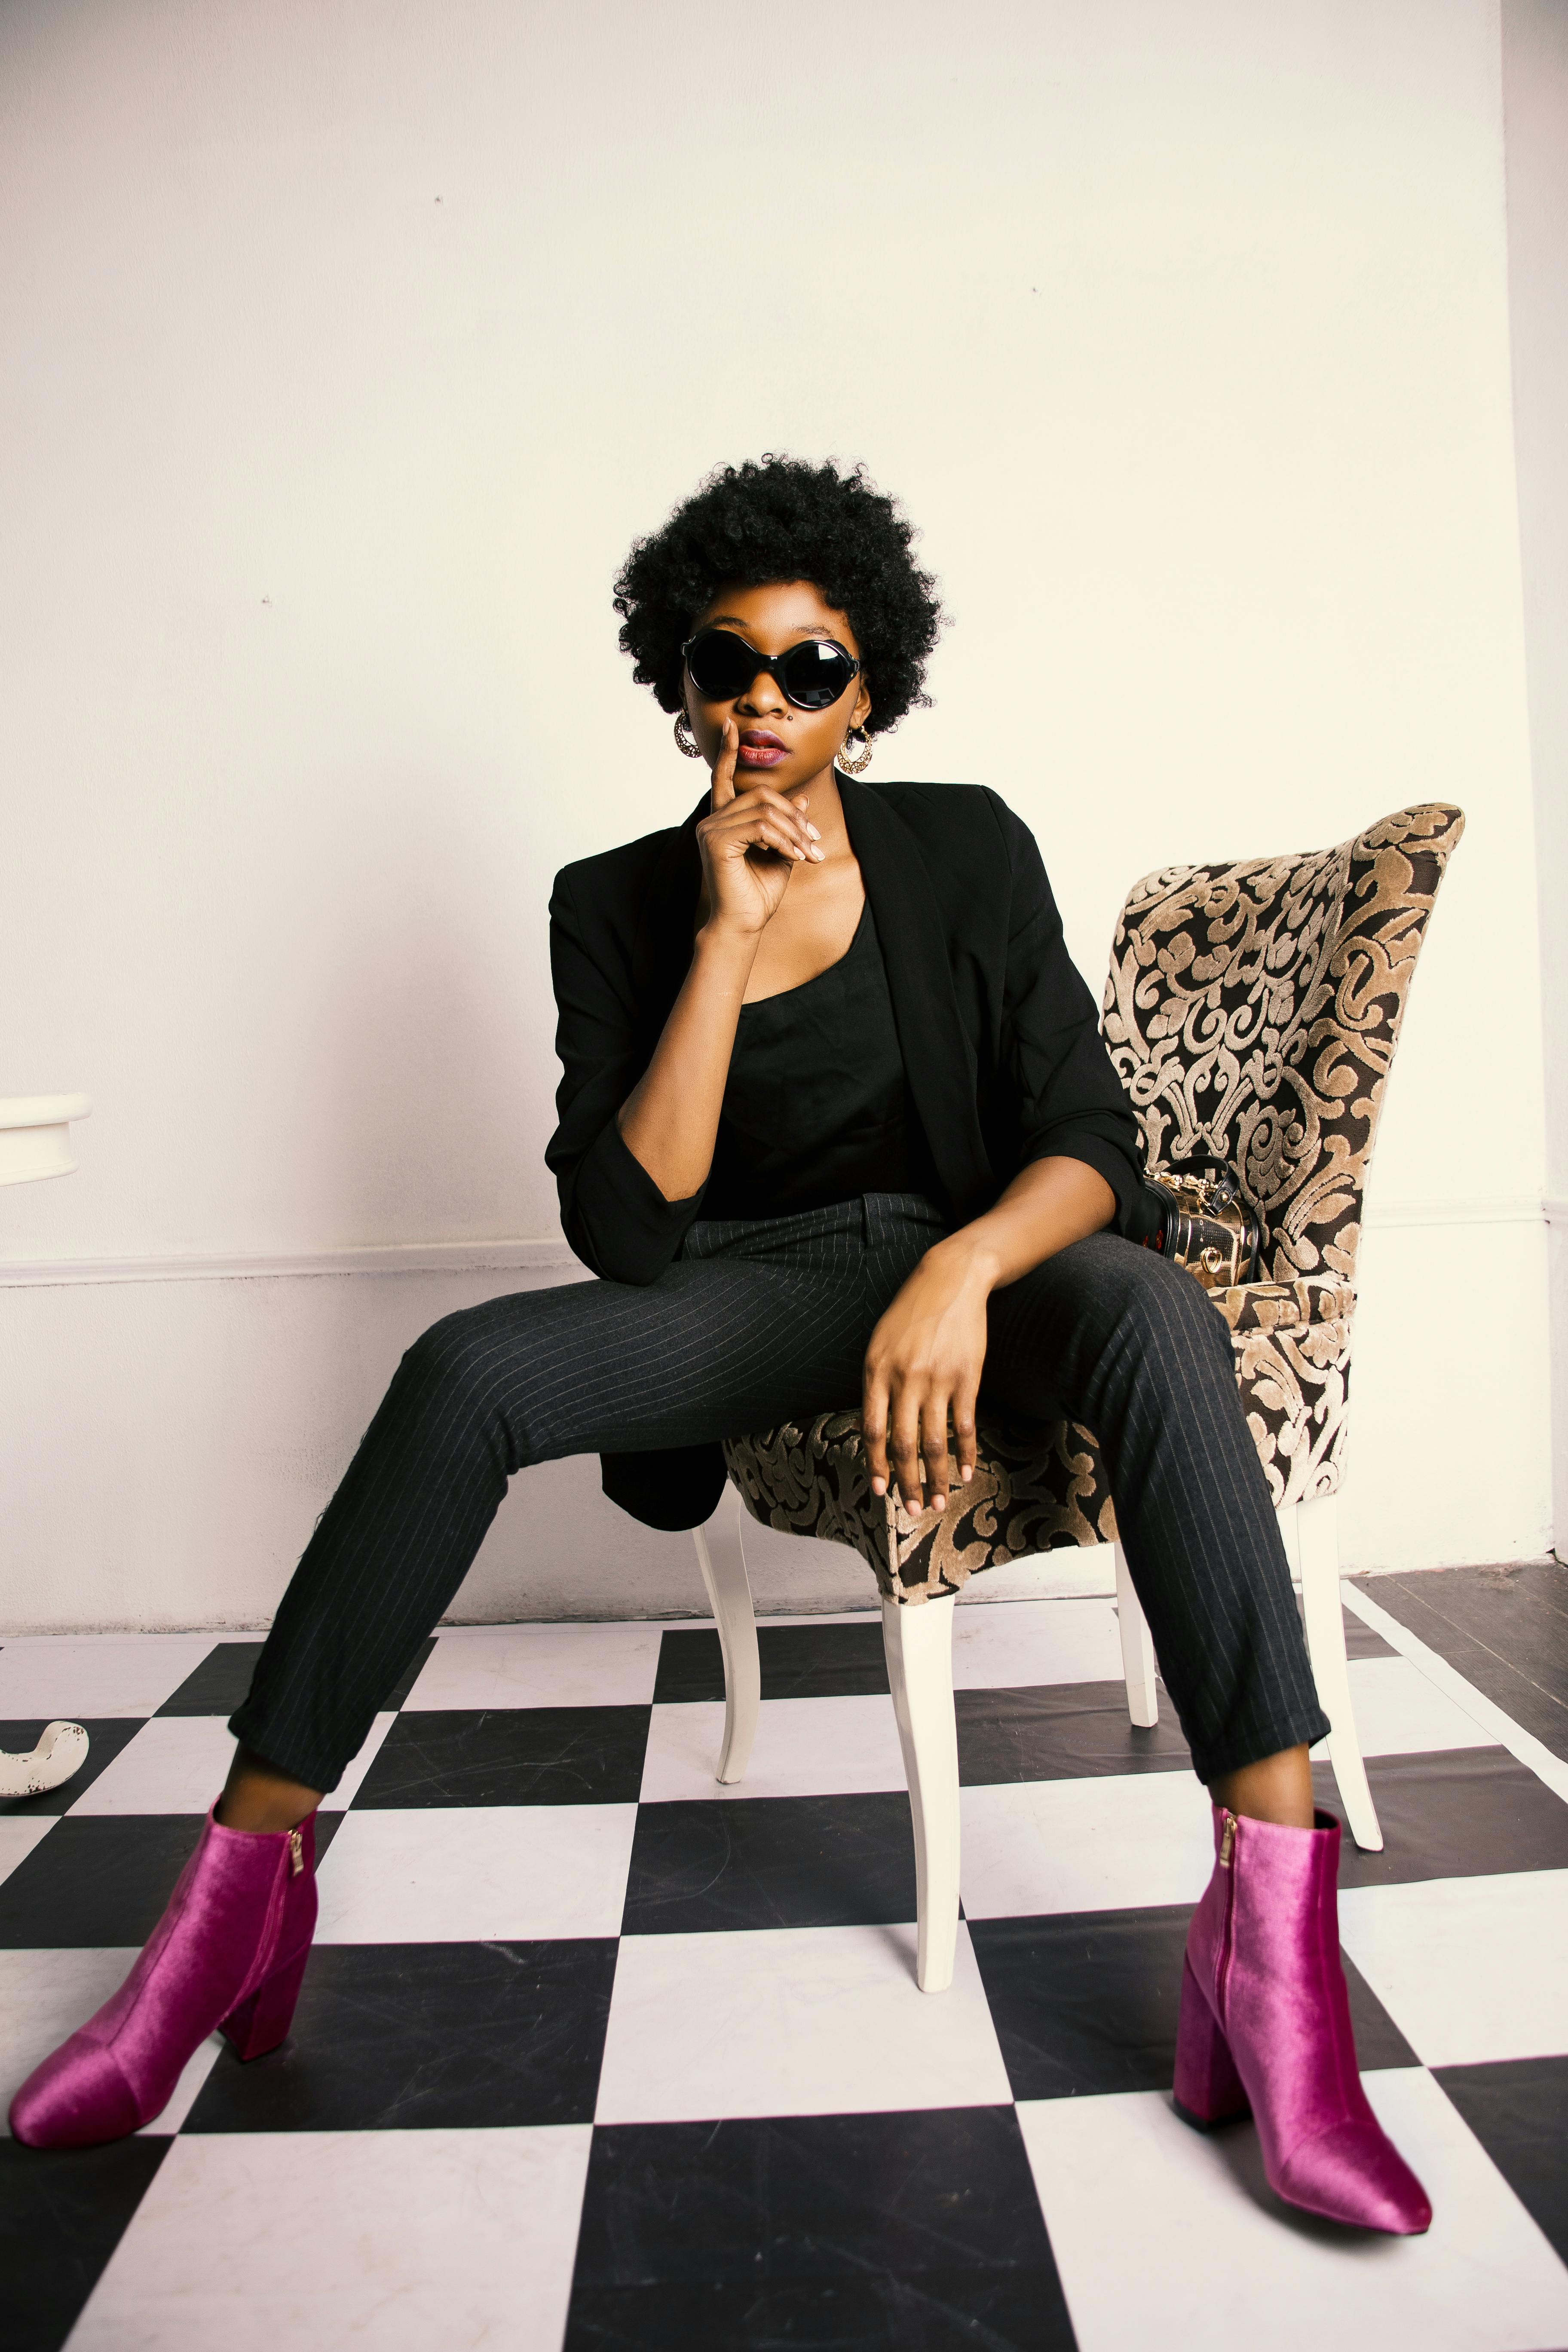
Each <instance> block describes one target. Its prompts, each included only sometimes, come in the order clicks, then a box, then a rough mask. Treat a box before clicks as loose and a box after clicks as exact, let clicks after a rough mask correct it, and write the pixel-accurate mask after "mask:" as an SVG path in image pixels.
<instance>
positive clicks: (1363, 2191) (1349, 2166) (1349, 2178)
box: [1274, 2118, 1432, 2238]
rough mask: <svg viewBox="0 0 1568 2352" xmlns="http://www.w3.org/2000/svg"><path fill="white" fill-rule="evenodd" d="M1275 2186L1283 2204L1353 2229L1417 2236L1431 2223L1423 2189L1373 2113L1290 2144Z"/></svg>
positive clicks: (1430, 2213) (1429, 2205) (1430, 2212)
mask: <svg viewBox="0 0 1568 2352" xmlns="http://www.w3.org/2000/svg"><path fill="white" fill-rule="evenodd" d="M1274 2186H1275V2189H1277V2191H1278V2192H1279V2195H1280V2196H1281V2197H1283V2198H1284V2199H1285V2200H1286V2202H1287V2204H1289V2205H1299V2206H1300V2207H1301V2209H1302V2210H1303V2211H1304V2212H1308V2213H1317V2214H1320V2215H1321V2217H1322V2219H1323V2220H1324V2221H1343V2222H1345V2223H1346V2224H1347V2225H1348V2226H1349V2227H1350V2228H1352V2229H1354V2230H1384V2231H1387V2233H1388V2234H1389V2236H1390V2237H1395V2238H1418V2237H1420V2236H1421V2234H1422V2232H1423V2231H1426V2230H1429V2229H1430V2228H1431V2226H1432V2206H1431V2201H1430V2200H1429V2199H1428V2197H1427V2195H1426V2190H1425V2189H1423V2188H1422V2186H1421V2183H1420V2182H1419V2181H1418V2180H1417V2179H1416V2178H1415V2174H1414V2173H1413V2172H1412V2171H1411V2169H1410V2167H1409V2166H1408V2165H1407V2164H1406V2163H1405V2158H1403V2157H1402V2156H1401V2155H1400V2153H1399V2150H1398V2149H1397V2148H1396V2147H1394V2143H1393V2141H1392V2140H1391V2139H1390V2138H1389V2137H1388V2136H1387V2134H1386V2133H1385V2132H1384V2129H1383V2127H1382V2126H1381V2125H1380V2124H1379V2123H1378V2122H1377V2121H1376V2119H1375V2118H1369V2119H1368V2120H1367V2121H1366V2122H1364V2123H1359V2122H1355V2123H1343V2124H1333V2125H1331V2126H1330V2128H1329V2129H1328V2130H1327V2131H1325V2132H1320V2133H1319V2134H1318V2136H1317V2137H1316V2138H1315V2139H1310V2140H1308V2141H1306V2142H1305V2144H1304V2145H1303V2146H1302V2147H1295V2148H1292V2149H1291V2151H1290V2154H1289V2158H1287V2159H1286V2161H1285V2162H1284V2163H1283V2164H1282V2165H1281V2166H1280V2168H1279V2178H1278V2179H1276V2181H1275V2183H1274Z"/></svg>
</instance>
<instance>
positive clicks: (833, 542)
mask: <svg viewBox="0 0 1568 2352" xmlns="http://www.w3.org/2000/svg"><path fill="white" fill-rule="evenodd" d="M913 538H914V528H913V526H912V524H910V523H908V522H906V521H905V520H904V519H903V517H902V515H901V514H900V511H899V509H898V507H897V506H896V505H895V504H894V502H893V500H892V499H890V498H887V497H885V496H884V495H883V493H882V492H881V491H880V490H879V489H877V488H875V487H874V485H873V484H872V483H871V482H869V481H868V479H867V478H866V473H865V469H864V467H860V466H857V467H854V468H853V469H852V470H851V471H849V472H847V473H840V471H839V470H838V468H837V467H836V466H835V465H834V464H833V463H832V462H831V461H829V462H828V463H827V464H826V465H821V466H810V465H806V464H805V463H804V462H803V461H802V460H801V459H799V458H795V457H772V456H765V457H761V458H747V459H746V461H745V463H744V464H743V465H740V466H721V467H719V468H718V469H717V470H716V471H715V472H713V473H711V474H710V475H709V477H708V478H707V479H706V481H704V482H703V483H701V484H700V487H699V488H697V489H696V490H695V491H693V493H692V495H691V497H690V498H689V499H685V500H684V501H683V502H682V503H681V505H679V506H678V507H677V508H676V509H675V512H674V513H673V514H672V515H671V516H670V518H669V520H668V522H667V523H666V524H665V525H664V527H663V529H662V530H656V531H653V532H652V533H650V535H649V536H648V537H647V539H639V540H638V541H637V544H636V546H635V547H634V548H633V549H632V551H631V553H630V554H629V555H628V556H627V558H626V562H625V563H624V564H623V566H622V567H621V572H620V576H619V578H618V579H617V580H616V593H615V604H616V612H617V613H619V614H621V616H622V627H621V633H620V642H621V650H622V652H623V653H628V654H630V656H631V657H632V662H633V665H634V667H633V671H632V675H633V677H635V678H636V679H637V684H638V685H639V686H651V687H652V688H653V690H654V693H655V695H656V696H657V698H658V704H659V708H660V709H663V710H672V711H673V710H679V709H680V707H681V684H682V668H683V657H682V654H681V647H682V646H683V645H684V644H685V642H686V640H687V639H688V638H689V636H690V635H691V630H692V625H693V623H694V622H695V621H696V619H697V617H698V615H699V614H700V613H702V612H703V611H705V610H706V608H707V607H708V605H710V604H711V603H712V601H713V599H714V597H715V596H716V595H717V594H718V593H719V591H720V589H721V588H722V587H724V586H725V585H727V584H729V583H735V584H737V585H739V586H741V587H746V588H763V587H766V586H768V585H769V584H770V583H772V582H774V581H781V580H809V581H811V582H812V583H814V584H815V585H816V588H817V589H819V590H820V592H821V593H822V595H823V597H824V598H825V599H826V602H827V603H828V604H831V605H832V606H833V607H834V608H835V610H836V611H837V612H840V613H844V614H847V616H848V619H849V623H850V625H851V627H852V628H853V629H854V632H855V636H856V640H857V642H858V645H859V647H860V660H861V667H862V669H863V672H864V676H865V680H866V687H867V690H868V693H869V695H870V697H871V716H870V719H869V720H868V725H867V732H868V734H873V735H876V734H885V733H886V732H887V730H888V729H889V728H890V727H896V726H897V725H898V723H899V720H900V719H901V718H902V717H903V716H904V713H905V712H906V711H907V710H910V709H916V708H917V707H921V706H924V705H925V704H926V703H927V702H929V700H930V698H929V696H927V695H925V694H922V692H921V682H922V680H923V678H924V676H925V666H926V662H927V660H928V658H929V656H930V655H931V648H932V646H934V645H935V643H936V639H937V633H938V631H939V630H940V628H941V626H942V607H941V605H940V604H939V603H938V601H937V596H936V583H935V581H934V580H933V579H932V578H931V574H930V572H922V571H921V568H920V566H919V565H918V564H917V563H916V562H915V560H914V557H913V555H912V554H911V553H910V542H911V541H912V540H913Z"/></svg>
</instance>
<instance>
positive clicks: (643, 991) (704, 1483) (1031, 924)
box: [544, 776, 1143, 1527]
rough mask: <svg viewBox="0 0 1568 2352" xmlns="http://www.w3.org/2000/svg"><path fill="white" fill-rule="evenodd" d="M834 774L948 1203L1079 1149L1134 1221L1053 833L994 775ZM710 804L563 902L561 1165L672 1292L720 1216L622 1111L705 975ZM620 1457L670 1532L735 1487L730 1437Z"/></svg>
mask: <svg viewBox="0 0 1568 2352" xmlns="http://www.w3.org/2000/svg"><path fill="white" fill-rule="evenodd" d="M837 782H838V791H839V796H840V798H841V800H842V803H843V807H844V815H845V821H846V823H847V825H848V828H849V839H850V843H851V845H852V846H853V848H854V851H855V855H856V856H857V858H858V860H859V864H860V872H861V875H862V877H863V878H864V881H865V885H866V895H867V897H868V899H869V900H870V902H871V913H872V917H873V919H874V920H875V922H876V926H877V937H878V940H879V943H880V946H881V950H882V956H883V961H884V962H885V964H886V966H887V972H888V985H889V993H890V995H891V998H892V1003H893V1018H894V1021H895V1023H896V1024H897V1027H898V1032H899V1042H900V1045H901V1047H902V1049H903V1057H904V1067H905V1070H906V1072H907V1074H908V1078H909V1086H910V1096H911V1097H912V1099H913V1103H914V1107H915V1110H916V1112H917V1114H918V1116H919V1118H920V1121H921V1128H922V1129H923V1130H924V1133H925V1137H926V1140H927V1142H928V1144H929V1146H930V1149H931V1157H932V1160H934V1163H935V1166H936V1170H937V1174H938V1176H939V1179H940V1181H941V1184H942V1192H943V1195H944V1198H943V1199H942V1202H940V1204H939V1205H941V1206H942V1208H944V1209H946V1210H947V1212H948V1213H950V1214H951V1216H952V1219H953V1221H954V1223H967V1222H968V1220H969V1219H971V1218H973V1217H977V1216H979V1215H980V1214H981V1213H982V1212H983V1211H984V1210H985V1209H987V1208H989V1207H990V1206H991V1204H992V1202H994V1200H995V1199H996V1196H997V1194H998V1193H999V1192H1002V1191H1003V1189H1004V1188H1005V1186H1006V1185H1007V1184H1008V1183H1010V1182H1011V1181H1012V1179H1013V1178H1014V1177H1015V1176H1016V1174H1017V1172H1018V1171H1019V1170H1020V1169H1021V1168H1024V1167H1026V1166H1027V1165H1028V1164H1029V1163H1030V1162H1031V1161H1032V1160H1041V1159H1044V1158H1046V1157H1047V1155H1050V1154H1057V1153H1061V1154H1065V1155H1066V1156H1068V1158H1071V1159H1074V1160H1084V1161H1086V1162H1087V1163H1088V1165H1089V1167H1091V1168H1093V1169H1096V1170H1097V1171H1099V1173H1100V1175H1101V1176H1103V1177H1104V1178H1105V1180H1106V1182H1107V1183H1108V1184H1109V1185H1110V1188H1111V1191H1112V1192H1114V1193H1115V1195H1116V1204H1117V1214H1116V1224H1117V1226H1118V1228H1120V1229H1121V1230H1125V1229H1126V1225H1127V1223H1128V1219H1129V1216H1130V1214H1131V1212H1132V1210H1133V1207H1134V1204H1135V1202H1137V1199H1138V1196H1139V1187H1140V1185H1141V1182H1142V1166H1143V1161H1142V1144H1141V1140H1140V1134H1139V1128H1138V1122H1137V1120H1136V1118H1134V1116H1133V1112H1132V1108H1131V1104H1130V1102H1129V1101H1128V1099H1127V1097H1126V1096H1125V1094H1124V1093H1123V1092H1122V1089H1121V1081H1120V1080H1119V1079H1118V1077H1117V1076H1116V1073H1115V1071H1114V1070H1113V1069H1112V1067H1111V1066H1110V1057H1109V1055H1107V1053H1106V1051H1105V1047H1104V1045H1103V1044H1102V1042H1101V1039H1100V1031H1099V1026H1098V1023H1097V1020H1096V1013H1095V1004H1094V1000H1093V998H1092V997H1091V996H1090V994H1089V990H1088V989H1087V988H1086V987H1085V985H1084V982H1083V981H1082V979H1081V978H1080V976H1079V972H1078V971H1077V970H1076V968H1075V967H1074V965H1073V962H1072V961H1071V959H1070V957H1069V956H1068V951H1067V948H1066V945H1065V943H1064V941H1063V939H1062V927H1061V918H1060V917H1059V916H1058V912H1057V908H1056V902H1055V900H1054V899H1053V898H1052V897H1051V890H1050V885H1049V883H1048V882H1047V879H1046V872H1045V867H1044V866H1042V864H1041V862H1040V854H1039V851H1038V849H1037V847H1036V845H1035V839H1034V835H1032V834H1031V833H1030V831H1029V829H1028V827H1027V826H1026V824H1023V823H1022V822H1021V820H1020V819H1019V818H1017V817H1016V816H1015V815H1014V814H1013V812H1012V810H1011V809H1009V808H1008V807H1007V805H1006V803H1005V802H1004V801H1003V800H1002V799H1000V797H999V796H998V795H997V794H996V793H994V792H990V791H988V790H986V789H985V788H984V787H983V786H980V785H974V784H883V785H874V784H863V783H861V782H858V780H857V779H855V778H854V777H851V776H840V777H839V778H838V779H837ZM709 805H710V803H709V801H708V797H707V795H706V794H704V796H703V798H702V799H701V800H700V802H699V803H698V805H697V806H696V808H695V809H693V811H692V812H691V814H690V815H689V817H688V818H687V820H686V822H685V824H680V825H676V826H673V827H671V828H669V829H668V830H667V831H665V832H662V833H653V834H647V835H644V837H643V838H642V839H641V840H640V841H632V842H628V843H626V845H625V846H624V847H622V848H619V849H611V850H606V851H605V852H603V853H602V854H601V855H600V856H597V857H585V858H583V859H582V860H580V861H579V863H577V864H576V865H574V866H564V867H563V869H562V871H561V872H560V873H559V874H558V875H557V876H556V877H555V888H554V891H553V894H552V898H551V901H550V956H551V971H552V977H553V980H554V986H555V1001H556V1004H557V1007H558V1009H559V1016H560V1017H559V1022H558V1025H557V1028H556V1035H555V1050H556V1052H557V1054H558V1055H559V1056H560V1059H561V1064H562V1070H563V1076H562V1079H561V1085H560V1087H559V1088H558V1090H557V1093H556V1097H555V1108H556V1114H557V1118H558V1121H559V1124H558V1125H557V1127H556V1129H555V1133H554V1135H553V1136H552V1139H551V1141H550V1146H549V1149H548V1150H547V1151H546V1153H545V1155H544V1156H545V1160H546V1163H547V1165H548V1166H549V1167H550V1168H551V1169H552V1171H553V1173H554V1176H555V1181H556V1185H557V1188H558V1190H559V1192H560V1197H561V1222H562V1224H563V1227H564V1229H565V1233H566V1238H567V1240H568V1241H569V1242H570V1243H571V1244H572V1247H573V1248H574V1250H575V1251H576V1253H577V1255H578V1256H579V1257H580V1258H582V1259H583V1261H584V1264H585V1265H588V1266H590V1267H591V1268H592V1269H593V1271H594V1272H595V1274H597V1275H601V1276H605V1278H606V1279H608V1280H610V1281H614V1282H632V1283H649V1282H653V1281H656V1280H657V1279H658V1276H659V1275H660V1274H662V1273H663V1271H664V1269H665V1268H666V1266H668V1265H670V1264H671V1262H672V1261H673V1260H674V1259H675V1257H676V1256H677V1255H679V1249H680V1245H681V1243H682V1241H683V1240H684V1238H685V1235H686V1233H687V1230H688V1228H689V1225H690V1224H691V1223H692V1222H693V1220H694V1219H695V1218H697V1217H698V1216H700V1213H701V1209H702V1194H701V1193H700V1192H697V1193H694V1194H693V1195H692V1197H691V1198H690V1199H689V1201H667V1200H666V1199H665V1198H664V1195H663V1194H662V1193H661V1192H659V1190H658V1186H657V1184H655V1182H654V1181H653V1179H652V1177H651V1176H649V1175H648V1173H647V1170H646V1169H645V1168H644V1167H643V1166H642V1165H641V1163H640V1161H638V1160H635V1159H634V1158H633V1156H632V1154H631V1152H630V1151H629V1150H627V1149H626V1144H625V1143H624V1142H623V1141H622V1140H621V1137H620V1134H619V1131H618V1130H617V1129H616V1112H617V1111H618V1110H619V1108H620V1107H621V1105H622V1103H623V1102H625V1100H626V1097H627V1095H629V1094H630V1092H631V1090H632V1088H633V1087H635V1086H636V1085H637V1080H638V1079H639V1078H640V1077H641V1076H642V1074H643V1072H644V1071H645V1070H646V1069H647V1065H648V1063H649V1061H650V1060H651V1059H652V1056H653V1051H654V1048H655V1046H656V1045H658V1039H659V1035H660V1033H661V1032H662V1030H663V1028H664V1024H665V1022H666V1020H667V1019H668V1015H669V1010H670V1007H671V1005H672V1004H673V1003H674V1002H675V999H676V996H677V995H678V993H679V990H680V985H681V982H683V980H684V979H685V977H686V973H687V971H688V968H689V964H690V961H691V940H692V930H693V925H694V922H695V919H696V911H697V898H698V891H699V887H700V879H701V866H700V857H699V854H698V849H697V842H696V827H697V824H698V821H699V819H700V818H701V817H702V816H703V815H705V814H707V811H708V808H709ZM836 1402H844V1400H842V1399H835V1398H828V1397H825V1398H824V1399H823V1404H824V1406H825V1407H826V1406H827V1405H829V1404H832V1403H836ZM737 1434H739V1433H737ZM604 1467H605V1492H606V1493H607V1494H609V1495H611V1496H612V1497H613V1498H614V1499H615V1500H616V1501H617V1502H619V1503H621V1504H622V1505H623V1506H624V1507H626V1508H628V1509H630V1510H631V1511H632V1512H633V1514H634V1516H635V1517H638V1518H641V1519H644V1520H645V1521H646V1522H647V1524H649V1525H651V1526H655V1527H692V1526H695V1525H698V1524H699V1523H700V1521H701V1520H702V1519H703V1518H706V1517H707V1516H708V1515H709V1513H710V1511H711V1509H712V1508H713V1507H714V1505H715V1504H716V1503H717V1501H718V1499H719V1494H720V1492H721V1487H722V1483H723V1475H724V1473H723V1464H722V1460H721V1456H720V1454H719V1449H718V1447H717V1446H700V1447H690V1448H686V1449H684V1450H683V1451H682V1452H681V1453H679V1454H623V1455H617V1456H614V1457H610V1456H606V1457H605V1465H604ZM704 1497H706V1499H704Z"/></svg>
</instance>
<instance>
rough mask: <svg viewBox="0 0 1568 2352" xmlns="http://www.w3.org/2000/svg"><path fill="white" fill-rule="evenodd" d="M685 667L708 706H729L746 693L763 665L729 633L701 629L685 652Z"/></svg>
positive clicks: (745, 645)
mask: <svg viewBox="0 0 1568 2352" xmlns="http://www.w3.org/2000/svg"><path fill="white" fill-rule="evenodd" d="M686 667H687V668H688V670H689V672H690V674H691V683H692V685H693V686H694V687H695V688H697V691H698V693H699V694H705V695H706V696H707V697H708V698H709V700H710V702H729V701H731V700H732V699H733V698H734V697H735V696H736V695H737V694H743V693H744V692H745V690H746V688H747V687H749V686H750V684H751V682H752V678H753V677H755V676H756V674H757V672H758V670H759V669H760V668H761V667H762V664H761V661H760V660H759V658H758V656H757V655H756V654H755V653H754V652H753V651H752V647H751V646H749V645H747V644H746V642H745V640H744V639H743V638H742V637H738V636H736V635H735V634H734V632H733V630H732V629H704V630H703V632H702V634H701V635H700V636H698V637H693V638H692V640H691V643H690V645H689V646H688V648H687V654H686Z"/></svg>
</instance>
